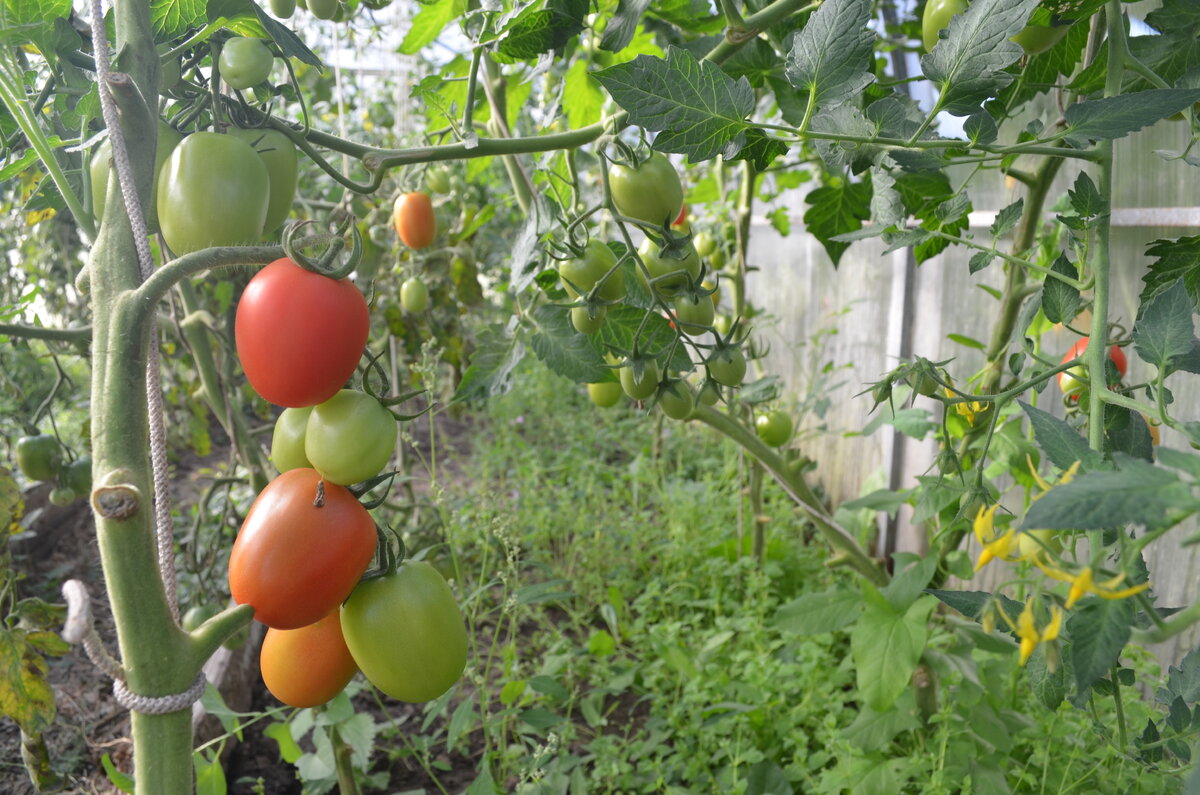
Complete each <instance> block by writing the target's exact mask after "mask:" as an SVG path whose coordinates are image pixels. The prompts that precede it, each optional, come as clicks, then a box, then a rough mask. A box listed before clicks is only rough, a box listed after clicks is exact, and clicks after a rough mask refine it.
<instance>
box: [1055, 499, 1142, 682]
mask: <svg viewBox="0 0 1200 795" xmlns="http://www.w3.org/2000/svg"><path fill="white" fill-rule="evenodd" d="M1035 505H1036V503H1035ZM1133 614H1134V609H1133V601H1132V600H1130V599H1101V598H1100V597H1098V596H1092V597H1088V598H1087V599H1084V600H1083V601H1082V602H1080V603H1079V604H1078V605H1077V606H1076V607H1075V609H1074V610H1072V611H1071V617H1070V618H1069V619H1067V632H1068V634H1070V636H1071V645H1070V646H1069V647H1068V648H1069V654H1070V655H1071V668H1072V670H1073V671H1074V672H1075V686H1076V688H1077V689H1078V690H1079V691H1080V692H1083V691H1085V690H1087V689H1088V688H1089V687H1091V686H1092V685H1093V684H1095V683H1096V682H1097V681H1099V680H1100V679H1102V678H1103V677H1105V676H1107V675H1108V671H1109V669H1110V668H1112V666H1113V665H1114V664H1115V663H1116V661H1117V658H1119V657H1120V656H1121V650H1122V649H1124V648H1125V644H1126V643H1128V642H1129V636H1130V635H1131V634H1132V626H1133Z"/></svg>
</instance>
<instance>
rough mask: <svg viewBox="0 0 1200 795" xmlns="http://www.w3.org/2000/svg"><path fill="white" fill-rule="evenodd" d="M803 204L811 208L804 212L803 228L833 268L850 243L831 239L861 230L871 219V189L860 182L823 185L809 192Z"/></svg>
mask: <svg viewBox="0 0 1200 795" xmlns="http://www.w3.org/2000/svg"><path fill="white" fill-rule="evenodd" d="M804 201H805V202H806V203H807V204H809V205H811V206H810V207H809V208H808V209H807V210H806V211H805V212H804V224H805V227H806V228H807V231H808V232H810V233H811V234H812V235H814V236H815V237H816V238H817V240H819V241H821V245H823V246H824V247H825V252H826V253H827V254H828V255H829V258H830V259H831V260H833V265H834V267H835V268H836V267H837V264H838V261H839V260H841V258H842V254H844V253H846V249H848V248H849V247H850V244H849V243H843V242H839V241H836V240H834V238H835V237H836V236H837V235H841V234H845V233H846V232H854V231H857V230H859V229H861V228H862V225H863V221H865V220H867V219H868V218H870V217H871V187H870V185H867V184H864V183H862V182H843V183H842V184H840V185H827V186H824V187H821V188H817V189H816V190H813V191H810V192H809V194H808V195H807V196H805V197H804Z"/></svg>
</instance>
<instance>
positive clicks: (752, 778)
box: [742, 759, 792, 795]
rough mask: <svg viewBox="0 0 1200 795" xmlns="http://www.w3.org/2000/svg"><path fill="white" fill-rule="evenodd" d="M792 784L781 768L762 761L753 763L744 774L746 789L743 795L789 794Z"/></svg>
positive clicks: (772, 763) (769, 761)
mask: <svg viewBox="0 0 1200 795" xmlns="http://www.w3.org/2000/svg"><path fill="white" fill-rule="evenodd" d="M791 791H792V783H791V781H790V780H789V779H788V777H787V774H786V773H784V772H783V768H781V767H780V766H779V765H777V764H775V763H774V762H772V761H771V760H770V759H764V760H762V761H761V762H755V763H754V764H753V765H751V766H750V768H749V770H748V771H747V772H746V788H745V789H744V790H742V792H743V793H744V795H776V794H777V793H781V792H791Z"/></svg>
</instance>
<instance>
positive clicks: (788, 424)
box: [754, 409, 792, 447]
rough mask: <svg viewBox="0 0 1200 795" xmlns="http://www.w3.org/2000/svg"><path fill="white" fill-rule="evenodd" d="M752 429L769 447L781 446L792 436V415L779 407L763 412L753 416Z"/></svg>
mask: <svg viewBox="0 0 1200 795" xmlns="http://www.w3.org/2000/svg"><path fill="white" fill-rule="evenodd" d="M754 430H755V431H756V432H757V433H758V438H759V439H762V440H763V441H764V442H766V443H767V444H768V445H770V446H771V447H782V446H783V445H785V444H787V443H788V440H789V439H791V438H792V415H790V414H788V413H787V412H786V411H780V410H779V409H772V410H771V411H766V412H763V413H762V414H759V415H758V416H757V417H755V418H754Z"/></svg>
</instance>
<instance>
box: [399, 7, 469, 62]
mask: <svg viewBox="0 0 1200 795" xmlns="http://www.w3.org/2000/svg"><path fill="white" fill-rule="evenodd" d="M462 12H463V0H436V2H433V3H429V4H428V5H422V6H421V10H420V11H418V12H417V14H416V16H414V17H413V18H412V22H410V23H409V26H408V33H405V34H404V40H403V41H401V42H400V54H401V55H416V54H417V53H419V52H420V51H421V50H423V49H425V47H426V46H427V45H428V44H431V43H432V42H433V41H434V40H435V39H436V38H437V37H438V36H439V35H441V32H442V31H443V30H445V29H446V26H447V25H449V24H450V23H451V22H452V21H454V20H456V19H457V18H458V17H460V16H462Z"/></svg>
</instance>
